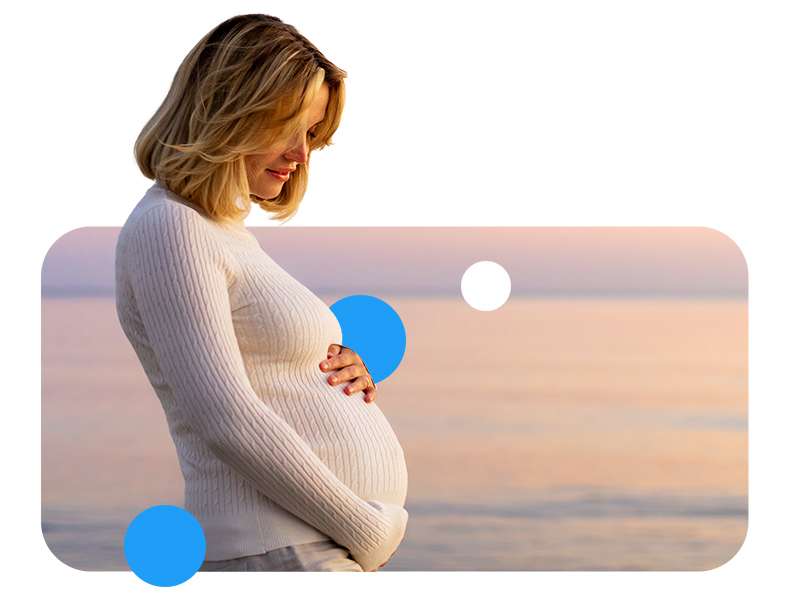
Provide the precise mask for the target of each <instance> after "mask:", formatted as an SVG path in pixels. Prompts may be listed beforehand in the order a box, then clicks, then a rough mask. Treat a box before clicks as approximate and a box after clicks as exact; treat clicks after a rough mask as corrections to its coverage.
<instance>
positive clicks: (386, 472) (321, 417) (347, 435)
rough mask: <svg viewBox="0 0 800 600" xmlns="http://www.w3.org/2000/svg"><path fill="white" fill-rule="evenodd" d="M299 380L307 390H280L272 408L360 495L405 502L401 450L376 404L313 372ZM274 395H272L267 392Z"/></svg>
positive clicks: (398, 502)
mask: <svg viewBox="0 0 800 600" xmlns="http://www.w3.org/2000/svg"><path fill="white" fill-rule="evenodd" d="M307 383H308V385H303V386H302V388H305V389H306V390H309V389H312V390H313V391H314V393H313V394H309V393H298V390H297V388H294V389H291V390H290V389H284V390H283V392H284V394H283V400H282V401H280V402H279V403H278V404H279V406H280V408H278V406H276V409H278V410H279V412H280V413H281V416H282V417H283V418H284V419H286V421H287V422H288V423H289V425H291V426H292V427H293V428H294V429H295V431H297V432H298V433H299V434H300V436H301V437H302V438H303V439H304V440H305V441H306V443H308V445H309V446H310V447H311V449H312V450H313V451H314V452H315V453H316V454H317V456H319V457H320V459H321V460H322V461H323V462H324V463H325V464H326V465H327V467H328V468H329V469H331V471H333V473H334V474H335V475H336V476H337V477H338V478H339V479H340V480H341V481H342V482H343V483H344V484H345V485H347V486H348V487H349V488H350V489H351V490H353V491H354V492H355V493H356V494H358V495H359V496H360V497H362V498H364V499H365V500H378V501H380V502H390V503H392V504H401V505H402V504H403V503H404V502H405V496H406V489H407V485H408V478H407V473H406V465H405V459H404V457H403V450H402V448H401V447H400V442H399V441H398V440H397V436H396V435H395V434H394V431H392V428H391V426H390V425H389V422H388V421H387V420H386V417H385V416H384V415H383V412H381V410H380V408H379V407H378V405H377V404H376V403H374V402H373V403H370V404H367V403H366V402H364V394H363V393H359V394H354V395H353V396H347V395H346V394H345V393H344V385H340V386H336V387H332V386H330V385H329V384H328V383H327V381H326V376H325V375H324V374H320V375H319V376H317V375H316V374H314V375H313V379H311V380H310V381H308V382H307ZM273 398H274V397H273Z"/></svg>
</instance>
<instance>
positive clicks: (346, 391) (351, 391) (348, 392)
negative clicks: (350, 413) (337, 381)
mask: <svg viewBox="0 0 800 600" xmlns="http://www.w3.org/2000/svg"><path fill="white" fill-rule="evenodd" d="M345 393H346V394H347V395H350V394H352V393H353V388H351V387H348V388H347V389H346V390H345Z"/></svg>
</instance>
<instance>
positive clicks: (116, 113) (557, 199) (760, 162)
mask: <svg viewBox="0 0 800 600" xmlns="http://www.w3.org/2000/svg"><path fill="white" fill-rule="evenodd" d="M22 6H23V5H22V3H19V4H18V5H15V6H14V8H11V9H8V8H6V9H4V11H3V13H4V14H3V25H4V33H3V37H2V40H0V43H2V57H3V58H2V60H3V94H2V103H3V149H2V152H3V162H2V164H3V174H4V177H3V190H2V198H3V201H4V207H5V211H4V212H5V221H4V223H3V225H4V227H3V230H4V235H3V236H2V242H3V258H4V268H3V271H4V275H5V282H4V286H3V296H4V297H3V302H4V307H5V308H6V310H5V311H4V312H3V320H4V331H5V332H6V335H5V336H4V338H5V339H4V341H5V344H4V345H3V346H4V347H3V355H4V356H3V361H2V364H3V369H4V372H5V377H4V379H5V382H4V383H5V385H4V391H5V393H4V398H5V400H6V402H5V411H6V419H5V428H4V430H5V431H4V435H3V436H2V444H3V455H4V456H5V461H4V463H5V480H4V485H3V489H4V494H3V509H4V510H3V513H2V514H3V515H4V517H5V526H4V529H3V532H4V535H3V544H2V553H3V554H2V558H3V563H2V564H3V565H4V567H5V573H6V575H5V581H4V588H5V589H9V590H10V589H12V586H14V587H18V588H21V589H24V588H31V589H32V590H35V591H36V593H37V595H40V594H44V593H49V594H51V595H59V596H62V595H64V594H68V595H72V594H80V595H81V596H82V597H85V598H108V597H114V598H138V597H140V595H141V594H147V593H152V594H159V593H163V594H170V595H172V596H174V597H187V598H189V597H191V598H205V597H209V598H211V597H220V596H222V595H223V594H225V595H226V596H228V597H230V596H232V595H237V594H242V595H244V594H247V595H249V594H250V593H251V592H253V593H257V594H261V595H269V596H273V595H275V594H278V595H279V594H281V593H286V594H296V593H302V592H308V593H309V594H314V595H320V596H322V595H323V594H324V595H325V596H326V597H327V596H328V595H332V596H335V597H345V596H346V597H352V596H357V597H371V598H373V597H380V598H385V597H398V598H404V597H407V596H408V595H409V594H411V593H414V594H422V593H426V592H431V594H433V593H435V594H436V595H441V594H443V593H447V594H448V595H449V594H450V593H452V592H451V587H452V588H455V590H456V592H457V593H466V594H468V595H470V594H473V593H474V594H475V595H476V596H477V595H478V594H480V595H485V594H489V593H498V592H499V593H500V594H505V593H514V594H516V593H524V592H525V591H530V593H531V594H532V595H533V594H536V595H544V594H546V595H547V596H556V595H557V596H558V597H577V596H578V595H581V596H583V595H589V594H591V595H592V596H594V595H597V594H598V593H601V594H602V593H605V592H607V593H609V594H612V593H613V595H614V596H617V597H623V598H634V597H639V596H645V597H648V598H674V597H675V596H680V597H688V598H694V597H709V596H712V595H713V596H714V597H753V596H756V595H758V596H761V597H777V596H778V595H781V596H783V595H784V593H785V592H784V593H781V592H782V591H784V590H785V591H788V590H791V589H793V588H794V589H796V578H790V573H791V572H792V571H793V569H794V568H795V567H796V565H797V563H798V560H797V559H798V551H797V549H796V548H797V546H798V544H797V541H798V534H800V531H798V518H797V502H796V494H795V493H794V489H795V487H796V481H797V460H796V459H797V456H798V452H797V450H798V447H797V446H798V444H797V441H796V440H797V439H798V436H797V422H798V420H797V416H798V410H797V401H798V389H797V369H798V364H800V355H799V353H798V351H797V343H798V336H799V335H800V331H798V318H797V309H796V307H797V302H798V294H797V289H798V283H797V281H798V267H797V256H798V242H797V239H798V236H797V221H796V219H795V216H794V214H795V211H794V208H795V206H796V204H797V201H798V191H799V190H798V187H799V186H798V176H797V173H798V159H799V158H800V156H799V154H800V152H799V151H798V148H800V126H799V125H800V123H799V120H800V119H799V118H798V106H800V89H799V87H800V86H799V85H798V81H799V80H798V57H799V56H800V36H798V34H797V32H798V31H800V18H798V17H799V16H800V14H799V13H800V9H798V5H797V4H796V3H795V2H770V1H764V0H761V1H759V2H755V1H752V2H743V1H739V2H735V1H734V2H731V1H727V2H712V1H704V0H693V1H689V2H684V1H672V2H660V1H655V2H654V1H646V0H638V1H630V2H623V1H614V0H608V1H594V2H592V1H569V0H566V1H560V2H555V1H551V2H518V1H514V0H496V1H494V2H487V3H478V2H437V1H435V0H428V1H426V2H418V1H406V2H402V3H393V4H389V3H380V2H374V3H368V2H347V1H336V2H334V1H329V2H315V1H311V2H309V1H306V2H299V1H296V2H291V3H289V2H283V3H278V2H270V1H262V2H236V1H227V2H222V1H217V2H205V1H197V0H195V1H193V2H183V1H170V0H160V1H157V2H153V1H141V2H137V3H131V4H125V5H123V4H121V3H111V2H103V3H101V2H87V1H84V2H81V1H74V2H53V1H42V2H38V3H29V4H26V5H25V7H24V8H23V7H22ZM248 12H266V13H271V14H275V15H276V16H279V17H281V18H282V19H283V20H285V21H287V22H289V23H292V24H294V25H295V26H297V27H298V29H300V31H301V32H302V33H303V34H305V35H306V36H307V37H308V38H309V39H311V40H312V41H313V42H314V43H315V44H316V45H317V46H318V47H319V48H320V49H321V50H322V51H323V52H324V53H325V54H326V55H327V56H328V58H329V59H331V60H332V61H333V62H334V63H336V64H337V65H339V66H340V67H342V68H344V69H345V70H347V71H348V73H349V77H348V79H347V85H348V88H347V89H348V103H347V108H346V112H345V118H344V120H343V122H342V127H341V129H340V132H339V133H338V134H337V136H336V138H335V141H336V145H335V146H333V147H331V148H328V149H326V150H325V151H323V152H322V153H320V154H318V155H316V156H315V157H314V159H313V163H314V164H313V169H312V181H311V185H310V188H309V193H308V195H307V197H306V200H305V201H304V204H303V206H302V208H301V210H300V213H299V214H298V216H297V217H296V218H295V219H294V220H293V221H292V224H297V225H351V224H355V225H484V224H491V225H531V226H540V225H590V226H597V225H686V226H708V227H713V228H715V229H718V230H720V231H723V232H724V233H726V234H727V235H729V236H730V237H731V238H732V239H733V240H734V241H736V242H737V243H738V244H739V246H740V248H741V249H742V251H743V252H744V255H745V257H746V258H747V260H748V265H749V272H750V301H751V302H750V308H751V322H750V324H751V338H750V341H751V356H750V383H751V396H750V399H751V402H750V448H751V462H750V484H751V488H750V530H749V533H748V538H747V541H746V543H745V545H744V547H743V548H742V550H741V551H740V552H739V554H738V555H737V556H736V557H735V558H733V559H732V560H731V561H730V562H729V563H728V564H726V565H724V566H723V567H720V568H719V569H716V570H714V571H711V572H707V573H664V574H660V573H638V574H624V573H623V574H601V573H577V574H575V573H573V574H558V573H555V574H547V573H517V574H509V573H494V574H483V575H479V574H475V575H467V574H463V573H449V574H417V575H414V574H397V573H396V574H384V575H381V574H378V575H377V576H365V577H360V578H353V577H348V578H347V579H346V580H344V579H342V578H341V577H340V576H335V577H331V576H322V577H320V576H311V575H309V576H304V577H302V578H299V577H291V581H287V580H286V576H275V575H265V576H260V577H238V576H227V577H226V576H213V575H202V574H201V575H199V576H196V577H194V578H193V579H191V580H190V581H189V582H187V583H186V584H184V585H181V586H179V587H177V588H174V589H168V590H160V589H156V588H152V587H150V586H148V585H147V584H144V583H143V582H141V581H140V580H138V579H137V578H136V577H135V576H134V575H133V574H131V573H110V574H107V573H83V572H78V571H74V570H72V569H70V568H69V567H66V566H64V565H62V564H61V563H59V562H58V560H57V559H55V558H54V557H53V556H52V555H51V554H50V553H49V551H48V549H47V548H46V546H45V544H44V542H43V540H42V535H41V529H40V514H39V508H40V494H39V492H40V472H39V464H40V463H39V460H40V445H39V439H40V438H39V436H40V417H39V406H40V404H39V401H40V400H39V399H40V394H39V362H40V358H39V351H40V346H39V270H40V266H41V262H42V258H43V257H44V254H45V253H46V251H47V249H48V248H49V246H50V244H52V243H53V242H54V241H55V240H56V239H57V238H58V237H59V236H60V235H62V234H64V233H66V232H67V231H69V230H71V229H74V228H77V227H86V226H102V225H121V224H122V223H123V221H124V219H125V217H126V216H127V214H128V213H129V212H130V210H131V209H132V207H133V205H134V204H135V202H136V201H137V200H138V199H139V198H140V197H141V196H142V194H143V192H144V190H145V189H146V188H147V187H148V185H149V184H148V182H147V181H146V180H144V179H143V178H142V177H141V175H139V174H138V171H137V170H136V167H135V165H134V163H133V159H132V151H131V148H132V145H133V141H134V139H135V138H136V135H137V134H138V132H139V130H140V129H141V127H142V125H143V124H144V122H145V121H146V120H147V118H148V117H149V116H150V115H151V114H152V112H153V111H154V110H155V109H156V107H157V106H158V104H159V103H160V102H161V100H162V98H163V96H164V95H165V93H166V91H167V89H168V86H169V83H170V81H171V78H172V75H173V74H174V72H175V69H176V68H177V66H178V64H179V62H180V60H181V59H182V58H183V56H185V54H186V53H187V52H188V51H189V49H190V48H191V47H192V46H193V45H194V44H195V43H196V42H197V40H199V39H200V37H202V35H204V34H205V33H206V32H207V31H208V30H210V29H211V28H212V27H213V26H215V25H216V24H218V23H219V22H221V21H222V20H224V19H225V18H227V17H229V16H233V15H234V14H242V13H248ZM248 223H249V224H251V225H259V224H264V220H263V217H261V218H257V217H256V216H253V217H252V218H251V219H249V221H248ZM365 251H368V248H358V247H357V245H356V247H355V248H353V251H351V252H347V251H339V252H333V251H332V252H331V254H330V255H329V256H326V257H324V259H325V260H328V261H330V262H331V263H336V264H339V265H341V268H342V269H353V268H355V269H357V268H358V265H357V262H358V259H357V256H358V253H359V252H365ZM20 593H21V594H24V593H25V592H24V591H21V592H20ZM303 595H305V594H303ZM426 595H427V594H426Z"/></svg>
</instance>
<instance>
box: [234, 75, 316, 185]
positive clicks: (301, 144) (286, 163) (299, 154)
mask: <svg viewBox="0 0 800 600" xmlns="http://www.w3.org/2000/svg"><path fill="white" fill-rule="evenodd" d="M328 96H329V91H328V84H327V83H323V84H322V87H321V88H320V89H319V92H317V96H316V97H315V98H314V101H313V102H312V103H311V108H309V110H308V112H306V124H305V129H304V130H303V131H304V132H305V133H304V135H302V136H297V138H296V139H294V140H292V141H291V142H289V143H287V144H286V145H285V146H283V147H281V148H276V149H275V150H274V151H273V152H268V153H266V154H251V155H249V156H245V158H244V162H245V166H246V167H247V183H248V184H249V185H250V193H251V194H254V195H256V196H258V197H259V198H263V199H264V200H271V199H272V198H275V197H277V196H278V194H280V193H281V189H282V188H283V184H284V183H286V182H287V181H289V178H290V177H291V176H292V172H293V171H294V170H295V169H296V168H297V165H301V164H303V163H304V162H306V161H307V160H308V142H309V140H310V138H311V137H313V136H314V130H315V129H316V127H317V125H318V124H319V123H321V122H322V120H323V119H324V118H325V109H326V108H327V106H328Z"/></svg>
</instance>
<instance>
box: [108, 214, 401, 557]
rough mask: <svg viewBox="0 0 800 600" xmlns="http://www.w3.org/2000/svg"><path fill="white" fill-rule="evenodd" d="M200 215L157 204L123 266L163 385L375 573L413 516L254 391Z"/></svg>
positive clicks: (286, 503) (134, 235)
mask: <svg viewBox="0 0 800 600" xmlns="http://www.w3.org/2000/svg"><path fill="white" fill-rule="evenodd" d="M202 219H203V218H202V217H201V216H200V215H198V214H196V213H195V212H194V211H192V210H191V209H187V208H186V207H181V206H158V207H154V208H152V209H150V210H147V211H146V212H145V213H144V214H142V215H141V216H140V218H139V220H138V221H137V222H136V223H135V224H134V227H132V228H131V230H130V231H129V232H128V234H127V235H128V239H127V240H126V241H125V252H126V254H125V257H124V260H123V263H122V264H123V265H124V267H123V268H125V269H126V270H127V279H128V281H129V282H130V285H131V288H132V291H133V295H134V298H135V302H136V305H137V308H138V312H139V314H140V317H141V319H142V323H143V325H144V328H145V331H146V333H147V337H148V342H149V345H150V346H151V348H152V350H153V352H154V354H155V357H156V360H157V361H158V364H159V366H160V368H161V371H162V373H163V376H164V379H165V382H166V384H167V385H168V386H169V387H170V388H171V390H172V392H173V394H174V396H175V398H176V401H177V402H178V405H179V408H180V410H181V412H182V414H183V416H184V418H185V419H186V421H187V422H188V423H190V425H191V426H192V427H193V428H194V430H195V431H196V432H197V434H198V435H199V436H200V437H201V438H202V439H203V441H204V442H205V443H206V444H207V445H208V447H209V448H210V449H211V451H212V452H213V453H214V454H216V455H217V456H218V457H219V458H220V459H221V460H222V461H223V462H225V463H226V464H228V465H229V466H230V467H232V468H233V469H235V470H236V471H237V472H238V473H239V474H240V475H241V476H242V477H243V478H244V479H246V480H247V481H248V482H249V483H250V484H252V485H253V486H254V487H255V488H256V489H257V490H259V491H260V492H261V493H262V494H264V495H265V496H267V497H268V498H270V499H271V500H272V501H274V502H276V503H277V504H279V505H280V506H281V507H282V508H284V509H285V510H287V511H289V512H291V513H293V514H294V515H296V516H297V517H298V518H300V519H302V520H303V521H305V522H306V523H308V524H309V525H311V526H313V527H314V528H316V529H318V530H319V531H321V532H323V533H324V534H326V535H328V536H329V537H330V538H331V539H333V540H334V541H336V542H337V543H339V544H341V545H342V546H344V547H345V548H348V549H349V550H350V553H351V555H352V556H353V558H354V559H355V560H356V562H358V563H359V564H360V565H361V567H362V568H363V569H364V570H365V571H371V570H373V569H375V568H377V567H378V566H379V565H381V564H382V563H383V562H385V561H386V560H388V558H389V556H390V555H391V554H392V553H393V552H394V550H395V549H396V548H397V546H398V545H399V544H400V541H401V540H402V537H403V534H404V532H405V526H406V522H407V519H408V514H407V513H406V511H405V510H404V509H403V508H402V507H400V506H397V505H393V504H385V503H380V502H377V501H372V500H370V501H364V500H362V499H361V498H359V497H358V496H357V495H356V494H355V493H354V492H353V491H352V490H350V489H349V488H348V487H347V486H346V485H344V484H343V483H342V482H341V481H340V480H339V479H338V478H337V477H336V476H335V475H334V474H333V473H332V472H331V471H330V470H329V469H328V467H327V466H326V465H325V464H324V463H323V462H322V461H321V460H320V459H319V458H318V457H317V456H316V454H314V453H313V451H312V450H311V449H310V448H309V447H308V445H307V444H306V443H305V442H304V441H303V439H302V438H301V437H300V436H299V435H298V434H297V432H295V431H294V429H292V427H290V426H289V425H288V424H287V423H286V422H285V421H284V420H283V419H282V418H281V417H280V416H279V415H278V414H277V413H275V412H274V411H273V410H271V409H270V408H269V407H268V406H266V405H265V404H264V403H263V402H262V401H261V400H260V399H259V398H258V397H257V396H256V394H255V392H254V391H253V388H252V386H251V384H250V382H249V379H248V377H247V373H246V371H245V368H244V364H243V361H242V357H241V353H240V352H239V347H238V344H237V340H236V335H235V332H234V329H233V323H232V319H231V307H230V300H229V296H228V278H227V276H226V273H225V270H224V268H223V266H222V264H221V259H220V251H219V249H218V248H216V249H215V247H214V245H213V242H212V241H211V240H210V239H209V236H208V235H207V232H205V231H204V228H205V227H206V226H207V225H206V224H205V223H203V221H202Z"/></svg>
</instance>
